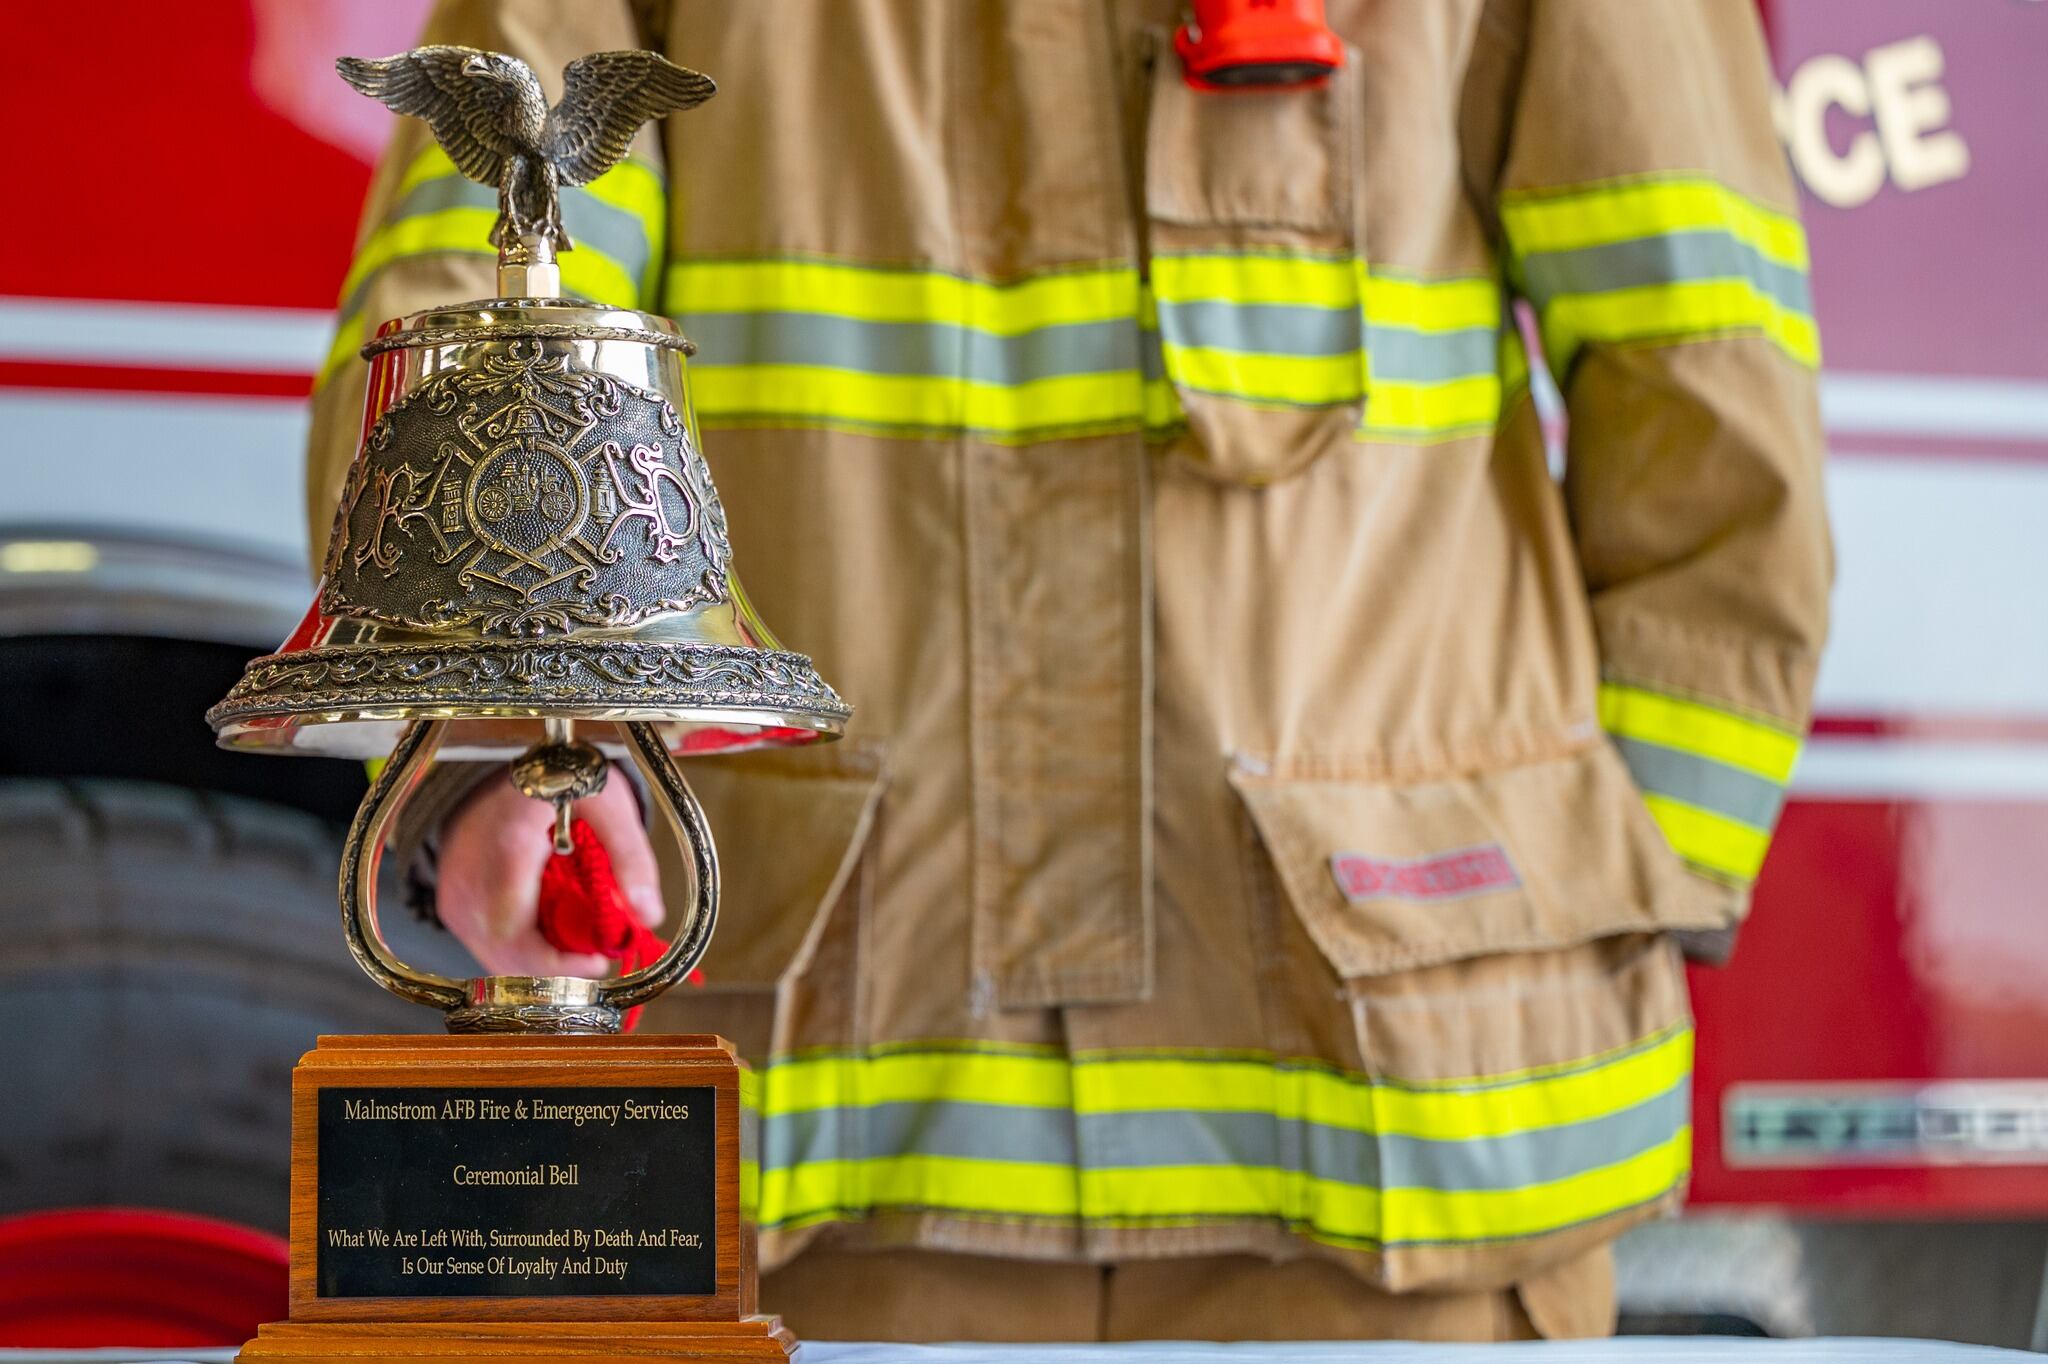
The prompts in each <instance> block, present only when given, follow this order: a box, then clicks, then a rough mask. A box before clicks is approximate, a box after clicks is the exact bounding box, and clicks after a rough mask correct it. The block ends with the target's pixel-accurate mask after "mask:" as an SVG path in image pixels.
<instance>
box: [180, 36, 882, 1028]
mask: <svg viewBox="0 0 2048 1364" xmlns="http://www.w3.org/2000/svg"><path fill="white" fill-rule="evenodd" d="M494 63H495V64H498V66H494V65H493V64H494ZM507 64H509V65H507ZM341 65H342V74H343V75H344V76H345V77H346V78H347V79H349V81H350V82H351V83H352V84H354V85H356V86H357V88H358V89H360V90H363V91H364V92H365V93H368V94H371V95H374V96H376V97H377V98H379V99H382V100H383V101H384V102H385V103H387V104H389V105H390V106H391V107H392V108H394V109H396V110H398V111H399V112H401V113H413V114H418V115H419V116H421V117H423V118H425V119H427V120H428V122H430V123H431V124H432V125H433V127H434V130H435V133H436V135H437V136H438V137H439V138H440V139H441V141H442V143H443V145H444V146H446V147H447V149H448V151H449V153H450V156H451V158H452V159H453V160H454V162H455V164H456V165H457V166H459V167H461V168H462V169H463V170H464V171H465V172H467V173H468V174H470V175H472V176H473V177H474V178H477V179H480V180H484V181H486V183H495V184H497V185H498V186H499V188H500V205H501V216H500V219H499V223H498V228H497V230H496V231H495V232H494V234H493V240H494V241H496V242H497V243H498V245H499V265H498V292H499V294H500V295H501V297H497V298H489V299H482V300H478V301H475V302H469V303H455V304H450V305H448V306H445V307H439V308H432V309H429V310H427V311H425V312H421V313H415V314H413V315H412V316H409V317H405V318H400V319H396V320H393V321H390V322H386V323H384V324H383V326H381V327H380V328H379V329H378V330H377V333H376V335H375V338H374V339H373V340H371V341H370V342H369V344H368V345H366V346H364V347H363V351H362V353H363V356H364V358H365V359H367V360H368V361H369V377H368V390H367V393H366V396H365V405H364V419H363V428H362V429H363V433H364V434H363V437H362V444H361V447H360V448H359V450H358V451H357V453H356V457H355V461H354V463H353V464H352V465H351V467H350V469H349V472H348V478H347V482H346V485H345V487H344V489H343V492H342V496H341V502H340V506H339V508H338V510H337V512H336V514H335V520H334V530H333V534H332V537H331V539H330V541H329V544H328V549H327V557H326V562H325V567H324V571H323V575H322V578H321V582H320V585H319V589H318V593H317V596H316V598H315V601H314V603H313V606H312V608H311V609H310V610H309V611H308V612H307V614H306V617H305V619H304V621H303V622H302V623H301V624H300V625H299V627H298V628H297V629H296V630H294V631H293V632H292V635H291V637H290V638H289V639H287V640H286V641H285V643H284V644H283V646H282V647H280V648H279V649H278V651H277V652H276V653H273V654H269V655H267V656H265V657H262V658H259V659H256V660H255V661H254V662H252V663H250V664H249V666H248V668H247V670H246V671H245V672H244V674H243V676H242V678H241V680H240V681H239V682H238V683H236V685H235V687H234V689H233V690H232V691H230V692H229V693H228V696H227V698H226V699H225V700H223V701H222V702H221V703H220V704H219V705H217V706H215V707H214V708H213V709H212V710H211V711H210V712H209V713H208V716H207V719H208V721H209V722H210V723H211V724H212V725H213V727H214V729H215V731H216V733H217V734H218V735H219V739H220V742H221V744H222V745H224V746H227V747H232V748H240V749H250V750H256V751H264V752H275V753H310V754H319V755H324V756H332V757H353V758H368V757H382V756H384V755H386V754H387V753H388V754H389V756H390V761H389V762H388V763H387V764H386V765H385V766H384V768H383V769H382V771H381V772H380V773H379V774H378V776H377V778H376V780H375V781H374V782H373V783H372V785H371V788H370V791H369V793H368V794H367V795H366V796H365V797H364V800H363V804H362V806H361V807H360V808H359V809H358V810H357V812H356V817H355V820H354V823H353V824H352V826H351V827H350V829H349V834H348V843H347V847H346V850H345V860H344V864H343V868H342V878H341V881H342V884H341V898H342V909H343V919H344V924H345V929H346V932H347V936H348V943H349V948H350V950H351V951H352V952H353V953H354V954H355V957H356V960H357V961H358V962H360V963H361V965H362V967H363V969H364V970H365V971H367V972H368V973H369V974H370V976H371V977H372V978H374V979H375V980H376V981H377V982H378V983H379V984H381V985H383V986H384V987H385V988H386V989H389V990H391V991H393V992H394V993H396V994H399V995H402V996H404V997H406V998H408V999H412V1000H416V1001H418V1002H420V1003H424V1004H431V1005H434V1006H435V1007H437V1008H440V1009H443V1010H445V1011H446V1012H447V1019H448V1026H449V1028H450V1030H451V1031H458V1032H474V1031H541V1032H611V1031H616V1030H617V1028H618V1024H619V1017H620V1013H621V1011H622V1010H624V1009H627V1008H630V1007H632V1006H634V1005H637V1004H641V1003H643V1002H645V1001H646V1000H648V999H651V998H652V997H654V996H655V995H657V994H659V993H660V992H661V991H662V990H664V989H666V988H667V987H668V986H670V985H671V984H673V983H675V982H676V981H677V980H679V979H681V978H682V977H683V976H684V975H685V974H687V973H688V972H689V971H690V969H691V968H692V967H693V966H694V965H695V964H696V963H697V960H698V959H699V958H700V957H701V956H702V955H703V953H704V949H705V947H706V945H707V944H708V942H709V939H710V935H711V929H712V924H713V920H714V917H715V915H716V911H717V903H718V868H717V859H716V855H715V854H714V852H713V849H712V843H711V838H710V834H709V832H708V831H707V829H706V827H705V822H704V817H703V813H702V811H701V809H700V808H699V807H698V805H697V802H696V800H695V798H694V797H693V796H692V795H691V794H690V789H689V787H688V785H687V784H686V783H685V782H684V780H683V775H682V773H681V771H680V770H678V768H677V766H676V763H675V761H674V756H673V755H675V754H678V753H684V754H694V753H708V752H731V751H734V750H738V749H745V748H753V747H760V746H764V745H789V744H801V743H808V742H811V741H814V740H817V739H821V738H829V737H833V736H836V735H838V734H839V733H840V732H841V730H842V728H843V727H844V725H845V723H846V720H847V717H848V714H849V710H848V707H847V706H846V704H845V703H844V702H843V701H841V700H840V698H839V697H838V695H837V694H835V693H834V692H833V690H832V689H831V687H829V686H827V685H826V684H825V682H824V680H823V679H822V678H820V677H819V676H818V673H817V671H816V670H815V669H814V668H813V667H812V665H811V661H810V660H809V659H808V658H806V657H805V656H803V655H802V654H797V653H791V652H789V651H787V650H785V649H783V648H782V647H781V645H780V644H778V643H777V642H776V639H775V637H774V636H773V635H772V634H771V633H770V632H769V630H768V628H767V627H766V626H765V625H763V624H762V622H761V620H760V618H759V617H758V616H757V615H756V614H755V613H754V610H753V607H752V606H751V605H750V604H749V603H748V601H747V598H746V594H745V593H744V592H743V591H742V590H741V588H740V584H739V580H738V579H737V578H736V577H735V576H734V574H733V570H732V562H731V560H732V548H731V545H730V543H729V542H728V540H727V535H726V522H725V514H724V511H723V510H722V509H721V507H720V506H719V501H718V492H717V489H716V488H714V487H713V486H712V482H711V473H710V470H709V469H708V468H707V467H706V466H705V463H704V457H703V454H702V453H701V446H700V442H699V439H698V434H697V426H696V421H695V418H694V416H693V415H692V412H691V408H690V399H689V387H688V382H687V379H686V375H685V365H684V361H685V358H686V357H687V356H688V355H690V354H691V352H692V351H693V349H694V347H693V346H692V345H691V343H690V342H689V341H688V340H686V339H685V338H684V337H683V336H682V335H681V334H680V333H679V332H678V331H677V329H676V327H675V325H674V324H673V323H672V322H671V321H669V319H667V318H664V317H657V316H653V315H651V314H648V313H642V312H636V311H632V310H629V309H623V308H611V307H603V306H599V305H595V304H590V303H586V302H582V301H579V300H574V299H566V298H562V297H560V296H559V293H560V290H559V273H558V270H557V268H556V267H555V265H554V251H555V249H556V248H557V247H558V246H567V245H569V243H568V240H567V237H566V235H565V234H564V233H563V231H562V228H561V222H560V217H559V213H558V209H557V204H556V197H555V196H556V185H557V183H558V182H559V181H567V182H569V183H572V184H576V183H582V182H583V181H585V180H588V179H591V178H594V176H595V175H596V174H599V173H601V172H602V170H603V169H605V168H607V167H609V166H610V165H611V164H613V163H615V162H616V161H617V160H618V159H619V157H620V156H622V155H623V153H624V151H625V149H626V146H627V144H628V141H629V139H630V137H631V135H632V132H633V129H634V128H635V127H637V126H638V124H639V123H640V122H641V121H643V120H644V119H646V118H647V117H649V116H651V115H652V114H660V113H665V112H669V111H671V110H674V109H682V108H688V107H690V105H692V104H695V103H697V102H700V101H701V100H702V99H704V98H706V97H707V96H708V95H709V93H710V92H711V89H712V86H711V82H710V81H709V80H708V79H706V78H705V77H702V76H700V75H698V74H697V73H695V72H689V71H685V70H683V69H682V68H677V67H673V66H669V65H668V64H667V63H665V62H660V59H659V58H655V57H654V56H653V55H652V54H649V53H602V54H597V55H596V56H593V57H589V58H584V59H583V60H582V61H579V62H578V63H576V64H574V65H572V66H571V67H570V69H569V73H568V81H569V83H568V87H567V94H565V96H564V99H563V100H562V102H561V104H560V105H558V106H557V107H556V108H555V109H554V110H551V111H550V110H547V109H546V108H545V105H544V104H543V103H540V99H541V97H540V95H539V87H538V84H537V83H532V77H531V73H530V72H527V71H526V68H525V67H524V65H523V64H521V63H517V62H516V61H513V60H512V59H510V58H504V57H499V56H496V55H495V54H489V53H478V52H473V51H471V50H469V49H463V48H426V49H420V50H419V51H416V52H414V53H409V54H406V55H405V56H404V57H402V58H393V59H390V60H389V61H385V62H354V61H344V62H343V63H342V64H341ZM511 67H516V68H517V72H515V73H512V75H510V76H508V75H507V74H505V72H506V71H507V70H509V69H510V68H511ZM579 68H581V69H582V70H581V76H582V77H583V79H581V81H580V83H579ZM518 73H524V77H523V79H524V80H525V81H526V82H528V83H529V84H530V85H531V88H530V89H521V88H519V87H518V82H517V80H515V79H514V78H513V77H514V76H516V75H517V74H518ZM628 86H630V88H631V89H632V90H633V91H634V94H633V97H632V98H630V99H622V100H613V101H612V103H611V104H609V105H607V104H606V103H605V99H606V97H607V96H608V95H609V94H610V93H611V92H613V91H615V90H617V89H619V88H622V87H628ZM579 91H580V94H579ZM491 101H496V102H495V103H490V102H491ZM608 754H609V755H612V756H618V755H620V754H625V755H630V757H631V758H632V760H633V761H634V763H635V764H636V765H637V766H638V768H639V770H640V771H641V773H642V774H643V776H644V777H645V778H646V783H647V788H648V791H649V793H650V795H651V798H652V800H653V803H654V804H655V805H656V807H657V808H659V809H660V810H661V812H662V814H663V815H664V817H665V818H666V819H667V821H668V822H669V824H670V825H671V827H672V829H673V831H674V832H675V834H676V835H677V837H678V838H679V839H680V841H681V843H682V845H683V847H684V850H685V852H686V854H687V858H686V860H687V861H688V862H689V864H690V865H691V866H692V868H693V869H694V876H695V881H696V886H695V894H694V897H693V901H692V905H691V908H690V910H689V912H688V913H687V914H686V915H685V917H684V919H683V922H682V924H681V926H680V927H679V929H678V930H677V932H676V934H675V936H674V938H673V940H672V941H671V942H670V944H669V946H668V948H667V950H666V951H665V952H664V953H663V954H662V955H661V956H660V957H659V958H658V959H656V960H655V961H654V962H652V963H651V964H649V965H647V966H645V967H642V968H641V969H639V970H635V971H632V972H630V973H628V974H626V975H624V976H622V977H620V978H619V979H617V980H611V981H592V980H583V979H578V978H572V977H542V978H534V977H507V976H496V977H482V978H479V979H474V980H468V981H463V980H456V979H451V978H449V977H446V976H441V975H436V974H433V973H430V972H426V971H422V970H418V969H416V968H414V967H412V966H409V965H407V964H406V963H405V962H403V961H401V960H400V959H399V958H398V957H397V956H396V955H395V954H394V953H393V952H392V951H391V949H390V948H389V947H388V946H387V945H386V943H385V941H384V939H383V937H382V935H381V934H380V933H379V931H378V928H377V911H376V895H375V880H376V871H377V864H378V860H379V857H380V855H381V852H382V849H383V845H384V839H385V833H386V830H387V828H388V826H389V825H390V823H391V820H392V819H393V817H394V816H395V815H396V814H397V812H398V810H399V809H400V807H401V806H402V805H403V803H404V801H405V798H406V796H407V794H408V793H409V792H410V791H411V789H412V788H413V786H414V785H415V783H416V782H417V780H418V779H419V777H420V775H421V774H422V773H423V772H424V770H425V769H426V767H427V765H428V764H429V763H430V762H431V761H433V760H434V759H435V758H436V757H437V756H438V757H440V758H441V759H443V760H477V761H484V760H491V761H503V760H506V759H514V760H516V761H515V762H514V766H513V775H514V780H515V781H516V782H517V783H518V784H519V786H520V789H521V790H523V791H524V792H525V793H526V794H528V795H529V796H533V797H535V798H538V799H545V800H551V801H553V802H554V803H555V805H556V808H557V813H558V820H557V830H558V832H557V841H558V846H561V845H562V843H564V842H565V841H566V839H567V832H568V820H569V804H570V802H571V801H573V800H576V799H579V798H582V797H584V796H588V795H591V794H594V793H595V792H596V790H597V789H598V788H599V787H601V786H602V785H603V782H604V779H605V773H606V769H607V756H606V755H608Z"/></svg>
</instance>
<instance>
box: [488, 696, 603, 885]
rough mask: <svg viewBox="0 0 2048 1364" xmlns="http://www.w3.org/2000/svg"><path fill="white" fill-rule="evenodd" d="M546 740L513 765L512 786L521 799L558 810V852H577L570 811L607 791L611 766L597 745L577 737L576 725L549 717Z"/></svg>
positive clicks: (556, 813) (556, 826) (544, 723)
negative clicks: (540, 801)
mask: <svg viewBox="0 0 2048 1364" xmlns="http://www.w3.org/2000/svg"><path fill="white" fill-rule="evenodd" d="M541 723H542V724H543V725H544V726H546V729H547V737H546V738H545V739H543V740H541V742H539V743H537V744H535V745H534V746H533V747H532V748H529V749H527V750H526V752H524V753H522V754H520V755H519V758H518V759H517V760H516V761H515V762H514V763H513V764H512V784H513V785H514V786H516V787H518V788H519V792H520V794H521V795H524V796H527V797H529V798H531V799H533V800H545V801H548V802H550V803H552V804H553V805H554V807H555V851H556V852H558V853H562V854H564V855H566V854H568V853H570V852H573V851H575V847H576V845H575V844H574V843H573V842H572V841H570V838H569V820H570V807H571V806H573V805H574V804H575V803H576V802H577V801H579V800H587V799H589V798H590V797H591V796H594V795H596V794H597V793H598V792H600V791H602V790H604V783H605V778H606V777H607V776H609V775H610V773H611V763H610V762H609V761H608V760H607V759H606V758H605V756H604V754H603V753H601V752H599V751H598V749H597V746H596V745H595V744H589V743H585V742H583V741H582V740H580V739H578V738H576V737H575V721H573V720H566V719H557V718H555V717H552V716H551V717H549V718H547V719H545V720H543V721H542V722H541Z"/></svg>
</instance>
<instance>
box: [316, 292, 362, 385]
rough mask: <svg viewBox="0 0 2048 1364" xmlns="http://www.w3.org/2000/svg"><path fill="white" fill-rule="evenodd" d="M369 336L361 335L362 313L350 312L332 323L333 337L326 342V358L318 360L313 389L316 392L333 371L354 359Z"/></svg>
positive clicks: (331, 375)
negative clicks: (318, 364)
mask: <svg viewBox="0 0 2048 1364" xmlns="http://www.w3.org/2000/svg"><path fill="white" fill-rule="evenodd" d="M368 339H369V338H368V337H366V336H364V335H363V315H362V314H361V313H360V312H354V313H350V314H349V315H348V316H347V317H344V318H342V319H341V320H340V321H338V322H336V323H335V324H334V339H333V340H332V341H330V342H328V343H327V355H326V358H324V359H322V360H321V362H320V372H319V373H317V374H315V375H314V376H313V389H314V391H315V392H318V391H319V390H320V389H321V388H323V387H325V386H326V384H327V381H328V380H329V379H331V378H333V377H334V372H335V371H336V370H338V369H340V368H341V367H342V366H343V365H345V364H347V363H348V362H349V361H351V360H353V359H355V357H356V352H357V351H359V350H361V349H362V348H363V342H365V341H367V340H368Z"/></svg>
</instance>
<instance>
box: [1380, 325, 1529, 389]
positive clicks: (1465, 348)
mask: <svg viewBox="0 0 2048 1364" xmlns="http://www.w3.org/2000/svg"><path fill="white" fill-rule="evenodd" d="M1366 337H1367V342H1366V354H1367V356H1368V358H1369V363H1370V364H1371V365H1372V377H1373V378H1375V379H1386V380H1390V381H1391V380H1398V381H1400V382H1402V383H1416V384H1434V383H1442V382H1444V381H1446V380H1450V379H1469V378H1472V377H1474V376H1475V375H1488V374H1493V373H1495V372H1497V371H1498V369H1499V368H1500V329H1499V328H1498V327H1467V328H1465V329H1464V330H1462V331H1453V332H1418V331H1409V330H1407V329H1405V328H1401V327H1376V326H1368V327H1367V329H1366Z"/></svg>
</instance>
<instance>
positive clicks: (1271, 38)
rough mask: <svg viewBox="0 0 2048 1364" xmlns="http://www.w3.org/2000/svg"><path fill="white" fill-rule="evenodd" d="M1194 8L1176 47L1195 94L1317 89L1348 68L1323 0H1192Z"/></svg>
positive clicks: (1176, 37)
mask: <svg viewBox="0 0 2048 1364" xmlns="http://www.w3.org/2000/svg"><path fill="white" fill-rule="evenodd" d="M1194 8H1195V17H1194V20H1193V21H1192V22H1191V23H1186V24H1182V25H1181V26H1180V28H1179V29H1178V30H1177V31H1176V32H1175V33H1174V35H1173V47H1174V50H1175V51H1176V52H1178V53H1180V60H1181V72H1182V74H1183V75H1184V76H1185V77H1186V79H1187V83H1188V84H1189V85H1192V86H1194V87H1195V89H1197V90H1219V91H1221V90H1272V89H1275V88H1277V87H1284V86H1290V85H1314V84H1315V83H1317V82H1318V81H1321V80H1323V79H1325V78H1326V77H1328V76H1329V74H1330V73H1331V72H1332V71H1335V70H1336V69H1337V68H1339V67H1341V66H1342V65H1344V44H1343V42H1342V41H1341V40H1339V38H1338V37H1337V35H1336V34H1334V33H1332V32H1331V31H1330V25H1329V23H1328V21H1327V20H1326V19H1325V17H1324V14H1323V0H1194Z"/></svg>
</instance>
